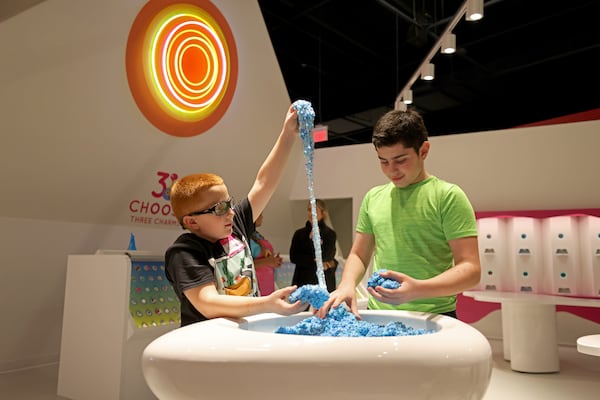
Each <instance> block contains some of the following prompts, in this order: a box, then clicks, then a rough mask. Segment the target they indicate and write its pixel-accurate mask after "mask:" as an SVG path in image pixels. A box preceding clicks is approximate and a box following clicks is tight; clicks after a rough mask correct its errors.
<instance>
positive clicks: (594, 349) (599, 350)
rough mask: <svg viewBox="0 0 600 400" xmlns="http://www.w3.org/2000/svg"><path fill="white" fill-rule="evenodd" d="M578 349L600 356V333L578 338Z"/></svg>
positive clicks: (584, 352) (581, 351)
mask: <svg viewBox="0 0 600 400" xmlns="http://www.w3.org/2000/svg"><path fill="white" fill-rule="evenodd" d="M577 351H578V352H580V353H583V354H589V355H590V356H597V357H600V335H588V336H582V337H580V338H579V339H577Z"/></svg>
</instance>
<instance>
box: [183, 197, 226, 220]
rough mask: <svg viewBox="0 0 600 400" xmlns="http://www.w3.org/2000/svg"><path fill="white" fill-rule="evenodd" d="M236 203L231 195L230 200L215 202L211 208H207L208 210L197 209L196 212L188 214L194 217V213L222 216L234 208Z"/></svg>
mask: <svg viewBox="0 0 600 400" xmlns="http://www.w3.org/2000/svg"><path fill="white" fill-rule="evenodd" d="M234 205H235V203H234V201H233V198H232V197H230V198H229V199H228V200H225V201H220V202H218V203H217V204H215V205H214V206H212V207H211V208H207V209H206V210H202V211H195V212H192V213H189V214H188V216H189V217H192V216H194V215H202V214H215V215H216V216H217V217H220V216H222V215H225V214H227V212H228V211H229V210H230V209H232V208H233V206H234Z"/></svg>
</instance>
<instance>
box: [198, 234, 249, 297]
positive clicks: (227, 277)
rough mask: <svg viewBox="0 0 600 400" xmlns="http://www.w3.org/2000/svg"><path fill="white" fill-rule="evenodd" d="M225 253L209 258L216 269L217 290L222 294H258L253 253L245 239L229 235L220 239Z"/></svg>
mask: <svg viewBox="0 0 600 400" xmlns="http://www.w3.org/2000/svg"><path fill="white" fill-rule="evenodd" d="M220 244H221V246H223V249H224V250H225V255H224V256H222V257H219V258H214V259H211V260H209V262H210V264H211V265H212V267H213V268H214V270H215V277H216V279H217V290H218V291H219V293H221V294H228V295H235V296H257V295H258V290H257V288H258V285H257V283H256V277H255V274H254V263H253V261H252V254H251V253H250V250H249V246H248V244H247V242H246V240H245V239H242V240H240V239H238V238H236V237H235V236H232V235H231V236H229V237H227V238H225V239H221V240H220Z"/></svg>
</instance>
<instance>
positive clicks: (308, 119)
mask: <svg viewBox="0 0 600 400" xmlns="http://www.w3.org/2000/svg"><path fill="white" fill-rule="evenodd" d="M293 105H294V108H295V109H296V111H297V112H298V123H299V124H300V127H299V128H300V137H301V138H302V144H303V146H304V165H305V167H306V177H307V178H308V194H309V195H310V208H311V214H312V241H313V246H314V248H315V259H316V261H317V280H318V282H319V286H320V287H321V288H323V289H325V290H327V285H326V284H325V273H324V272H323V255H322V254H321V233H320V231H319V221H318V219H317V204H316V200H315V191H314V179H313V158H314V152H315V142H314V139H313V135H312V131H313V127H314V121H315V111H314V110H313V108H312V106H311V104H310V102H308V101H306V100H297V101H296V102H294V104H293Z"/></svg>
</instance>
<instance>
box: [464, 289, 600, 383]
mask: <svg viewBox="0 0 600 400" xmlns="http://www.w3.org/2000/svg"><path fill="white" fill-rule="evenodd" d="M463 295H464V296H467V297H472V298H474V299H475V300H477V301H483V302H488V303H500V304H501V305H502V339H503V343H504V358H505V359H506V360H510V367H511V369H513V370H514V371H520V372H532V373H548V372H558V371H560V363H559V358H558V340H557V329H556V306H557V305H564V306H578V307H600V299H581V298H576V297H566V296H553V295H544V294H531V293H513V292H494V291H481V292H477V291H467V292H464V293H463ZM594 336H600V335H594ZM597 351H600V350H597Z"/></svg>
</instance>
